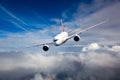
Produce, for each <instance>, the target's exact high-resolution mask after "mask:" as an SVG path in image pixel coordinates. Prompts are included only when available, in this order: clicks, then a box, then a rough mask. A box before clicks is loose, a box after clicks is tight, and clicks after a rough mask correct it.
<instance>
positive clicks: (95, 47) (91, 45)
mask: <svg viewBox="0 0 120 80" xmlns="http://www.w3.org/2000/svg"><path fill="white" fill-rule="evenodd" d="M99 48H100V46H99V45H98V43H91V44H89V45H87V47H83V49H82V51H90V50H93V51H94V50H98V49H99Z"/></svg>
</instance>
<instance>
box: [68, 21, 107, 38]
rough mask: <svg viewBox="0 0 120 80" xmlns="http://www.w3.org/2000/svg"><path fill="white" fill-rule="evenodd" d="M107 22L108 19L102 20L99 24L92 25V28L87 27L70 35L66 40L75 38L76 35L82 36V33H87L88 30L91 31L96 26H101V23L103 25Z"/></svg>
mask: <svg viewBox="0 0 120 80" xmlns="http://www.w3.org/2000/svg"><path fill="white" fill-rule="evenodd" d="M107 21H108V19H107V20H104V21H102V22H100V23H98V24H95V25H93V26H91V27H88V28H86V29H83V30H81V31H79V32H76V33H74V34H72V35H70V36H69V37H68V39H71V38H72V37H74V36H76V34H77V35H80V34H82V33H83V32H86V31H88V30H90V29H92V28H94V27H97V26H99V25H101V24H103V23H105V22H107Z"/></svg>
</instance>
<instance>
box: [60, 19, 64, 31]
mask: <svg viewBox="0 0 120 80" xmlns="http://www.w3.org/2000/svg"><path fill="white" fill-rule="evenodd" d="M61 25H62V32H64V30H65V29H64V25H63V21H62V19H61Z"/></svg>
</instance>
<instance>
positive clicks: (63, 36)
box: [53, 32, 68, 46]
mask: <svg viewBox="0 0 120 80" xmlns="http://www.w3.org/2000/svg"><path fill="white" fill-rule="evenodd" d="M67 39H68V32H61V33H60V34H58V35H56V36H55V37H54V40H53V42H54V45H55V46H59V45H61V44H63V43H65V42H66V41H67Z"/></svg>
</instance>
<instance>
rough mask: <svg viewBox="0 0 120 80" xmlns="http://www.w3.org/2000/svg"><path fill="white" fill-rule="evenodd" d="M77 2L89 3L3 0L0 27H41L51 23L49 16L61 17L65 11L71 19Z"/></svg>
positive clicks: (3, 28)
mask: <svg viewBox="0 0 120 80" xmlns="http://www.w3.org/2000/svg"><path fill="white" fill-rule="evenodd" d="M79 2H87V3H89V2H88V1H79V0H65V1H64V0H25V1H24V0H19V1H18V0H11V1H10V0H3V1H1V7H3V8H4V9H5V10H2V9H0V22H1V23H0V25H1V27H0V29H1V30H3V31H8V32H19V31H22V30H21V29H19V28H18V27H16V25H20V26H22V27H23V28H25V29H28V30H31V29H43V28H45V27H47V26H50V25H51V24H52V23H53V22H51V21H50V19H51V18H63V17H62V14H63V13H64V12H65V11H67V13H68V15H69V19H71V18H72V17H71V15H72V13H74V12H75V11H76V9H75V8H77V7H78V4H79ZM7 12H8V13H7ZM10 14H12V15H14V17H13V16H11V15H10ZM15 17H16V18H17V19H16V18H15ZM18 19H19V20H18ZM11 21H13V22H14V23H15V24H16V25H15V24H14V23H11ZM36 24H41V25H44V27H43V26H37V27H36ZM54 24H55V23H54Z"/></svg>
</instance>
